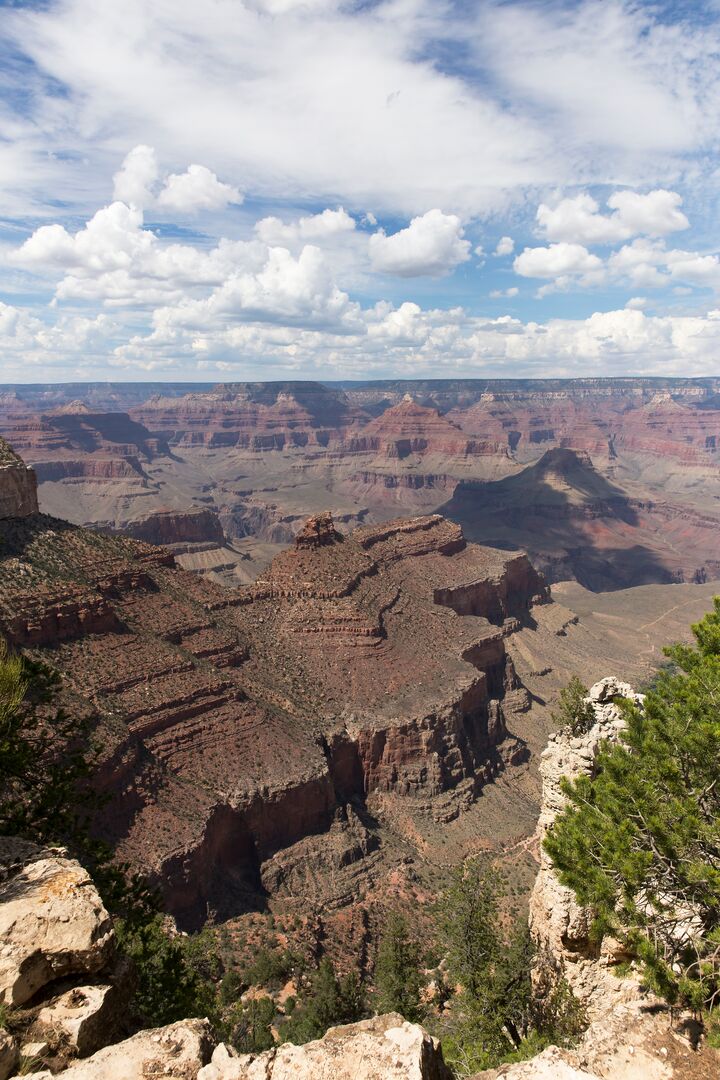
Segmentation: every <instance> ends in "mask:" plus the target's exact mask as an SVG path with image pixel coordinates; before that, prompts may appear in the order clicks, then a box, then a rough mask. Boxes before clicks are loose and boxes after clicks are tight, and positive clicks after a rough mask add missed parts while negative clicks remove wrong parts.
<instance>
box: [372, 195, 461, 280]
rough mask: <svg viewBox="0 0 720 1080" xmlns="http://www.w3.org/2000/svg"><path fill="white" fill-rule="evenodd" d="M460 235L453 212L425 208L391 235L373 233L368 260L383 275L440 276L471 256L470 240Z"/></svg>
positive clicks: (459, 228) (457, 219) (457, 222)
mask: <svg viewBox="0 0 720 1080" xmlns="http://www.w3.org/2000/svg"><path fill="white" fill-rule="evenodd" d="M463 236H464V233H463V227H462V223H461V221H460V218H459V217H458V216H457V215H456V214H444V213H443V212H442V210H437V209H436V210H428V212H427V213H426V214H423V215H422V217H415V218H413V219H412V221H411V222H410V224H409V225H408V227H407V228H406V229H401V230H400V232H396V233H393V234H392V235H391V236H386V234H385V233H384V232H383V231H380V232H377V233H373V235H372V236H371V237H370V245H369V250H370V260H371V263H372V266H373V269H374V270H379V271H381V272H382V273H386V274H397V275H398V276H399V277H421V276H428V277H441V276H442V275H443V274H449V273H450V272H451V271H452V270H454V269H455V267H456V266H458V265H459V264H460V263H463V262H466V261H467V260H468V259H469V258H470V247H471V245H470V241H469V240H465V239H464V238H463Z"/></svg>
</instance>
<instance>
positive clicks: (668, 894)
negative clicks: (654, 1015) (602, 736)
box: [545, 597, 720, 1012]
mask: <svg viewBox="0 0 720 1080" xmlns="http://www.w3.org/2000/svg"><path fill="white" fill-rule="evenodd" d="M692 630H693V634H694V637H695V644H694V645H674V646H672V647H671V648H668V649H666V650H665V652H666V655H667V656H668V657H669V658H670V659H671V660H672V661H673V665H674V666H673V667H672V668H670V669H669V670H666V671H663V672H661V673H660V674H659V676H658V678H657V679H656V681H655V682H654V684H653V687H652V689H651V690H650V692H649V693H648V695H647V697H646V699H645V708H644V710H641V709H639V708H637V707H636V706H635V705H633V704H631V703H625V704H624V706H623V711H624V714H625V717H626V720H627V730H626V732H625V733H624V735H623V742H622V743H621V744H619V745H613V746H606V747H605V748H604V749H603V750H602V752H601V753H600V755H599V757H598V759H597V774H596V776H595V777H594V778H593V779H591V778H589V777H581V778H579V779H578V780H576V781H575V782H574V783H567V784H566V785H565V789H564V790H565V793H566V795H567V797H568V801H569V805H568V807H567V808H566V810H565V811H564V812H563V813H562V814H561V815H560V817H559V818H558V819H557V821H556V823H555V825H554V827H553V829H552V831H551V832H550V833H549V835H548V836H547V838H546V841H545V847H546V850H547V851H548V852H549V854H550V856H551V858H552V860H553V863H554V865H555V866H556V867H557V869H558V871H559V873H560V879H561V881H562V882H563V883H564V884H566V885H568V886H570V887H571V888H572V889H574V891H575V893H576V894H577V896H578V899H579V900H580V902H581V903H583V904H587V905H590V906H591V907H592V908H593V909H594V911H595V912H596V915H597V920H596V931H597V933H598V934H601V933H602V932H605V931H612V933H613V934H614V935H616V936H618V937H620V938H621V939H622V940H624V941H625V942H626V943H627V945H628V947H629V948H630V949H631V950H633V951H634V952H635V953H636V955H637V956H638V957H639V959H640V961H641V962H642V965H643V967H644V972H645V975H646V977H647V979H648V980H649V982H650V983H651V985H652V986H653V987H654V989H655V990H656V991H658V992H659V993H661V994H663V995H664V996H665V997H666V998H667V999H668V1000H669V1001H671V1002H682V1003H684V1004H686V1005H688V1006H689V1007H690V1008H692V1009H694V1010H696V1012H700V1011H701V1010H703V1009H713V1008H714V1007H715V1005H716V1003H717V1001H718V999H719V998H720V782H719V780H718V768H719V765H720V597H717V598H716V599H715V601H714V610H713V611H712V612H711V613H710V614H708V615H706V616H705V618H703V619H702V620H701V621H700V622H699V623H697V624H696V625H695V626H693V628H692Z"/></svg>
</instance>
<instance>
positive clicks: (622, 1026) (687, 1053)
mask: <svg viewBox="0 0 720 1080" xmlns="http://www.w3.org/2000/svg"><path fill="white" fill-rule="evenodd" d="M621 698H624V699H629V700H631V701H634V702H635V703H636V704H638V705H640V706H642V700H643V698H642V695H639V694H636V693H635V691H634V690H633V688H632V687H631V686H629V685H628V684H627V683H623V682H621V681H619V680H618V679H616V678H614V677H608V678H605V679H602V680H600V682H598V683H596V684H595V685H594V686H592V687H591V689H590V691H589V694H588V697H587V698H586V701H588V702H589V703H590V705H591V706H592V708H593V711H594V713H595V723H594V725H593V726H592V728H590V730H589V731H588V732H587V733H585V734H583V735H577V736H573V735H572V734H571V733H568V732H566V731H560V732H558V733H556V734H555V735H553V736H551V737H550V740H549V743H548V746H547V749H546V750H545V751H544V753H543V755H542V761H541V765H540V771H541V776H542V781H543V801H542V806H541V811H540V818H539V820H538V826H537V840H538V842H539V844H540V845H542V840H543V838H544V836H545V834H546V833H547V830H548V829H550V828H552V824H553V821H554V820H555V818H556V816H557V814H558V813H559V812H560V811H561V810H562V808H563V806H564V805H565V797H564V795H563V793H562V790H561V781H562V779H563V778H567V779H575V778H577V777H578V776H581V775H592V774H593V770H594V763H595V760H596V758H597V754H598V751H599V749H600V747H601V746H602V744H603V743H605V742H617V741H618V740H619V739H621V737H622V732H623V729H624V727H625V721H624V719H623V716H622V713H621V712H620V710H619V708H618V706H617V704H616V702H617V701H618V699H621ZM540 852H541V854H540V869H539V872H538V876H537V879H536V882H535V886H534V888H533V891H532V894H531V898H530V928H531V932H532V935H533V938H534V940H535V942H536V944H537V947H538V954H539V962H540V965H541V967H542V965H543V964H548V963H550V964H552V965H553V966H554V967H555V968H556V969H558V970H560V972H561V973H562V974H563V975H564V977H565V978H566V980H567V982H568V983H569V985H570V987H571V988H572V991H573V993H574V994H575V996H576V998H577V999H578V1000H579V1001H580V1002H581V1003H582V1005H583V1006H584V1007H585V1009H586V1013H587V1016H588V1020H589V1025H588V1027H587V1029H586V1030H585V1032H584V1033H583V1035H582V1036H581V1038H580V1040H579V1042H578V1044H577V1045H576V1046H575V1047H574V1048H573V1049H572V1050H563V1049H559V1048H558V1047H549V1048H548V1049H547V1050H545V1051H543V1053H541V1054H539V1055H538V1056H537V1057H535V1058H532V1059H531V1060H530V1061H527V1062H522V1063H520V1064H517V1065H512V1066H502V1067H501V1068H499V1069H493V1070H489V1071H487V1072H484V1073H481V1074H479V1075H478V1077H476V1078H475V1080H480V1078H482V1080H499V1078H500V1077H506V1078H507V1080H552V1078H557V1080H600V1078H606V1077H607V1078H609V1077H612V1078H613V1080H645V1078H647V1080H705V1078H708V1080H709V1078H710V1077H712V1076H714V1075H716V1074H717V1069H718V1065H719V1064H720V1055H718V1053H717V1052H716V1051H714V1050H712V1049H710V1048H707V1047H704V1048H702V1049H700V1050H697V1049H695V1048H694V1047H693V1035H694V1032H693V1025H692V1023H691V1018H690V1017H689V1016H679V1017H678V1016H675V1015H673V1013H672V1011H671V1009H670V1008H669V1006H667V1005H666V1004H665V1003H664V1002H662V1001H660V1000H659V999H658V998H657V997H655V996H654V995H653V994H652V993H650V992H649V991H648V990H647V989H646V988H645V987H644V986H643V985H642V982H641V980H640V978H639V976H638V974H637V972H635V971H634V970H631V971H630V972H629V973H627V972H626V971H625V970H624V968H620V967H619V965H620V964H621V963H627V961H629V960H631V958H630V957H628V956H627V954H626V953H625V952H624V950H623V949H622V946H621V945H620V944H619V942H617V941H614V940H613V939H610V938H607V937H606V938H604V939H603V940H602V942H600V943H598V942H596V941H594V940H593V939H592V937H591V934H590V926H591V922H592V913H591V912H590V911H588V910H587V909H585V908H583V907H582V906H581V905H579V904H578V902H577V900H576V898H575V895H574V893H573V892H572V891H571V890H570V889H568V888H566V887H565V886H564V885H561V884H560V882H559V881H558V879H557V876H556V874H555V871H554V870H553V867H552V864H551V861H550V858H549V856H548V855H547V853H546V852H545V851H544V850H543V849H542V846H540Z"/></svg>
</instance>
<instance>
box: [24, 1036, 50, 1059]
mask: <svg viewBox="0 0 720 1080" xmlns="http://www.w3.org/2000/svg"><path fill="white" fill-rule="evenodd" d="M49 1049H50V1047H49V1045H48V1043H47V1042H45V1040H44V1039H43V1040H42V1041H38V1040H36V1041H35V1042H28V1043H23V1045H22V1046H21V1047H20V1057H23V1058H30V1059H31V1060H32V1058H39V1057H42V1056H43V1054H47V1052H48V1050H49Z"/></svg>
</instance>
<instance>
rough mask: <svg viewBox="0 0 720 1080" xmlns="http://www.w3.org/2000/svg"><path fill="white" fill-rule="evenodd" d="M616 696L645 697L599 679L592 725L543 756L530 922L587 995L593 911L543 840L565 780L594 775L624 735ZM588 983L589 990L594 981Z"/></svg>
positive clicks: (561, 738) (592, 696)
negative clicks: (605, 747)
mask: <svg viewBox="0 0 720 1080" xmlns="http://www.w3.org/2000/svg"><path fill="white" fill-rule="evenodd" d="M618 697H623V698H629V699H630V700H631V701H634V702H636V703H637V704H642V700H643V699H642V695H640V694H636V693H635V691H634V690H633V688H632V687H631V686H629V685H628V684H627V683H623V682H620V681H619V680H618V679H615V678H613V677H610V678H606V679H601V680H600V682H597V683H595V685H594V686H593V687H591V689H590V691H589V693H588V696H587V698H586V700H587V701H589V702H590V704H591V705H592V707H593V711H594V713H595V724H594V726H593V727H592V728H591V729H590V731H589V732H587V733H585V734H582V735H578V736H573V735H571V734H569V733H568V732H563V731H560V732H557V733H556V734H554V735H551V736H550V739H549V741H548V746H547V748H546V749H545V750H544V751H543V754H542V758H541V762H540V776H541V779H542V784H543V796H542V805H541V809H540V817H539V819H538V827H537V837H538V840H539V842H540V869H539V871H538V876H537V879H536V881H535V886H534V888H533V891H532V894H531V897H530V928H531V931H532V934H533V937H534V938H535V940H536V942H537V943H538V945H539V947H540V948H541V950H542V951H544V952H546V953H549V954H550V955H551V956H552V957H553V958H554V960H555V961H556V962H559V963H562V964H563V965H565V967H566V976H567V978H568V981H569V982H570V984H571V986H572V987H573V989H574V991H575V992H576V994H578V996H585V995H584V994H583V993H581V990H582V988H583V987H582V984H583V975H584V972H583V969H582V966H580V967H578V966H577V965H578V962H581V961H583V960H586V959H588V958H592V957H594V955H595V950H594V948H593V946H592V945H591V943H590V940H589V932H590V923H591V921H592V919H591V913H589V912H588V911H587V910H586V909H585V908H583V907H582V906H581V905H580V904H578V902H577V900H576V898H575V894H574V893H573V891H572V890H571V889H568V888H566V887H565V886H564V885H561V884H560V882H559V881H558V878H557V876H556V874H555V871H554V870H553V868H552V863H551V861H550V857H549V856H548V855H547V854H546V853H545V851H544V850H543V848H542V841H543V840H544V838H545V834H546V832H547V830H548V829H549V828H550V827H551V825H552V823H553V822H554V820H555V818H556V816H557V815H558V814H559V813H560V811H561V810H562V809H563V807H564V806H565V801H566V800H565V796H564V795H563V793H562V790H561V782H562V780H563V779H564V778H566V779H569V780H575V779H577V777H579V776H583V775H585V776H592V775H593V772H594V768H595V760H596V758H597V755H598V752H599V750H600V747H601V745H602V744H603V743H604V742H606V741H607V742H617V741H618V739H619V738H620V736H621V733H622V731H623V728H624V726H625V721H624V719H623V717H622V714H621V713H620V710H619V709H618V707H617V705H616V704H615V701H614V699H615V698H618ZM608 958H609V957H608ZM590 981H591V983H592V979H591V980H590ZM585 989H586V990H587V991H588V992H589V991H590V990H591V987H590V986H589V987H586V988H585Z"/></svg>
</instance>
